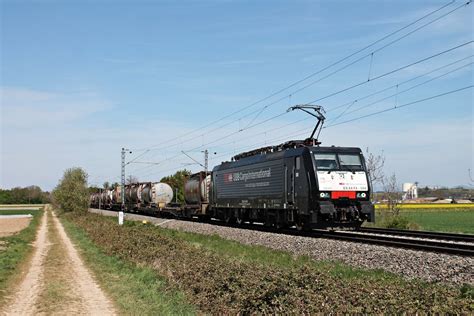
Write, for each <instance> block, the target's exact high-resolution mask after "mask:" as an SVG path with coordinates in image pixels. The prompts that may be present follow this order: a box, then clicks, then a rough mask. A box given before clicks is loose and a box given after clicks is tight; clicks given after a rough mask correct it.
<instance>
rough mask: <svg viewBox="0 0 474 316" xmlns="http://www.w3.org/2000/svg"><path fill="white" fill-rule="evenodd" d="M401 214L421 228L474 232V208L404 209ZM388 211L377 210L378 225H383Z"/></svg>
mask: <svg viewBox="0 0 474 316" xmlns="http://www.w3.org/2000/svg"><path fill="white" fill-rule="evenodd" d="M400 216H403V217H405V218H407V219H408V221H409V222H410V223H412V224H416V225H414V226H417V227H416V228H418V229H420V230H429V231H439V232H454V233H465V234H474V208H468V209H466V208H449V209H403V210H402V211H401V212H400ZM387 217H388V211H386V210H383V209H382V210H377V211H376V226H382V225H383V222H384V220H385V219H386V218H387Z"/></svg>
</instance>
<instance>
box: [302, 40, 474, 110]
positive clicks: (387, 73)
mask: <svg viewBox="0 0 474 316" xmlns="http://www.w3.org/2000/svg"><path fill="white" fill-rule="evenodd" d="M473 42H474V41H468V42H465V43H463V44H460V45H457V46H454V47H451V48H449V49H446V50H444V51H441V52H439V53H436V54H434V55H431V56H429V57H426V58H423V59H420V60H417V61H415V62H413V63H411V64H408V65H405V66H402V67H399V68H397V69H394V70H391V71H388V72H386V73H384V74H381V75H379V76H376V77H374V78H373V79H371V80H370V81H365V80H364V81H362V82H359V83H356V84H354V85H352V86H349V87H347V88H344V89H342V90H339V91H336V92H333V93H330V94H328V95H326V96H324V97H321V98H319V99H316V100H312V101H310V102H308V103H315V102H320V101H322V100H325V99H327V98H330V97H333V96H335V95H338V94H341V93H343V92H346V91H349V90H351V89H354V88H356V87H360V86H362V85H364V84H367V83H369V82H372V81H375V80H378V79H380V78H383V77H386V76H389V75H391V74H394V73H396V72H399V71H401V70H404V69H407V68H409V67H412V66H415V65H417V64H420V63H422V62H425V61H427V60H430V59H433V58H436V57H438V56H441V55H444V54H446V53H449V52H452V51H454V50H456V49H459V48H461V47H464V46H466V45H469V44H472V43H473Z"/></svg>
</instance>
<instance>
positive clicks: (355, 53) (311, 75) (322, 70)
mask: <svg viewBox="0 0 474 316" xmlns="http://www.w3.org/2000/svg"><path fill="white" fill-rule="evenodd" d="M454 2H455V1H454V0H452V1H450V2H448V3H446V4H444V5H443V6H441V7H439V8H438V9H435V10H433V11H431V12H429V13H428V14H426V15H424V16H422V17H420V18H418V19H416V20H415V21H413V22H411V23H409V24H407V25H405V26H403V27H401V28H399V29H397V30H395V31H393V32H391V33H389V34H387V35H385V36H383V37H381V38H379V39H378V40H376V41H374V42H372V43H371V44H369V45H367V46H365V47H363V48H361V49H359V50H357V51H355V52H353V53H351V54H349V55H347V56H345V57H343V58H341V59H339V60H337V61H335V62H333V63H331V64H329V65H328V66H326V67H323V68H322V69H320V70H317V71H315V72H313V73H311V74H309V75H307V76H306V77H304V78H302V79H300V80H297V81H295V82H293V83H291V84H290V85H288V86H286V87H284V88H282V89H280V90H277V91H275V92H273V93H271V94H270V95H268V96H266V97H264V98H261V99H259V100H257V101H255V102H253V103H251V104H250V105H247V106H245V107H243V108H242V109H240V110H237V111H234V112H232V113H230V114H228V115H225V116H223V117H221V118H219V119H217V120H214V121H212V122H210V123H208V124H206V125H204V126H202V127H200V128H197V129H195V130H193V131H191V132H188V133H185V134H183V135H181V136H178V137H176V138H174V139H177V138H183V137H185V136H188V135H191V134H194V133H195V132H196V131H199V130H202V129H205V128H207V127H209V126H212V125H213V124H215V123H217V122H219V121H221V120H224V119H226V118H229V117H231V116H233V115H235V114H238V113H240V112H243V111H245V110H246V109H248V108H251V107H253V106H255V105H257V104H259V103H261V102H264V101H266V100H268V99H270V98H272V97H274V96H276V95H278V94H280V93H282V92H284V91H286V90H288V89H290V88H292V87H294V86H296V85H298V84H300V83H302V82H304V81H306V80H308V79H310V78H312V77H314V76H316V75H318V74H320V73H322V72H324V71H326V70H328V69H330V68H332V67H333V66H336V65H338V64H340V63H342V62H344V61H346V60H348V59H350V58H351V57H353V56H355V55H357V54H359V53H361V52H363V51H365V50H366V49H368V48H370V47H372V46H375V45H376V44H378V43H380V42H382V41H384V40H386V39H387V38H390V37H391V36H393V35H395V34H397V33H400V32H401V31H403V30H405V29H407V28H409V27H411V26H413V25H415V24H417V23H418V22H420V21H422V20H424V19H426V18H427V17H430V16H432V15H433V14H436V13H437V12H439V11H441V10H443V9H444V8H446V7H448V6H450V5H451V4H453V3H454ZM470 2H471V0H470V1H468V2H467V3H466V4H465V5H467V4H469V3H470ZM459 8H460V7H458V8H456V9H455V10H457V9H459ZM455 10H453V11H451V12H449V13H448V14H450V13H452V12H454V11H455ZM444 16H446V15H443V16H442V17H444ZM440 18H441V17H439V18H437V19H436V21H437V20H439V19H440ZM425 26H426V25H424V26H423V27H425ZM418 29H420V28H418ZM410 34H411V33H410ZM405 37H406V36H405ZM385 47H387V46H385ZM385 47H384V48H385ZM364 58H365V57H364ZM359 60H361V59H359ZM286 97H287V96H285V97H284V98H286ZM280 101H281V100H280ZM174 139H171V140H168V141H165V142H162V143H160V144H159V145H160V146H161V145H163V144H167V143H170V142H172V141H173V140H174ZM157 145H158V144H157ZM157 145H152V146H151V147H147V148H144V149H150V150H151V149H155V148H154V147H156V146H157Z"/></svg>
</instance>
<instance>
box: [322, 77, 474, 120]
mask: <svg viewBox="0 0 474 316" xmlns="http://www.w3.org/2000/svg"><path fill="white" fill-rule="evenodd" d="M472 88H474V85H469V86H465V87H462V88H458V89H455V90H451V91H447V92H444V93H440V94H437V95H434V96H430V97H427V98H423V99H419V100H416V101H412V102H409V103H405V104H402V105H398V106H397V105H395V106H394V107H390V108H387V109H383V110H380V111H377V112H373V113H370V114H366V115H362V116H359V117H356V118H353V119H350V120H346V121H343V122H339V123H335V124H331V125H327V126H325V127H323V128H330V127H334V126H337V125H342V124H347V123H350V122H354V121H358V120H361V119H364V118H367V117H371V116H374V115H378V114H382V113H386V112H390V111H394V110H397V109H401V108H403V107H407V106H410V105H413V104H417V103H421V102H425V101H429V100H433V99H436V98H440V97H443V96H446V95H449V94H453V93H457V92H461V91H464V90H467V89H472Z"/></svg>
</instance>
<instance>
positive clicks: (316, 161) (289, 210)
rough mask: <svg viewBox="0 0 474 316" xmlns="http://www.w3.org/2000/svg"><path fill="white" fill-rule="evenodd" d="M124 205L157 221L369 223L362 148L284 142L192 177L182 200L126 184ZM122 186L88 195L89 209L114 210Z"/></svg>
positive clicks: (304, 225)
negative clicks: (166, 218)
mask: <svg viewBox="0 0 474 316" xmlns="http://www.w3.org/2000/svg"><path fill="white" fill-rule="evenodd" d="M125 193H126V194H125V197H126V207H127V209H128V210H132V211H143V212H148V213H155V214H156V215H158V216H160V215H161V216H165V215H166V216H169V215H172V216H175V217H186V218H190V217H198V218H201V219H206V220H209V219H217V220H221V221H224V222H226V223H237V224H241V223H261V224H264V225H267V226H273V227H276V228H282V227H290V226H296V227H297V228H298V229H312V228H336V227H346V228H357V227H360V225H361V224H362V223H363V222H364V221H369V222H373V221H374V219H375V218H374V206H373V205H372V203H371V202H370V194H371V188H370V184H369V180H368V172H367V167H366V165H365V160H364V156H363V154H362V151H361V150H360V148H355V147H335V146H331V147H322V146H319V144H315V142H314V141H312V140H311V141H308V140H303V141H298V140H297V141H289V142H286V143H283V144H280V145H277V146H269V147H264V148H260V149H257V150H253V151H250V152H245V153H242V154H239V155H236V156H234V157H233V158H232V160H231V161H228V162H223V163H221V164H220V165H218V166H216V167H215V168H214V169H213V170H212V171H211V172H206V171H201V172H198V173H195V174H193V175H191V176H190V177H189V178H188V179H187V181H186V183H185V186H184V195H185V203H183V204H177V203H172V199H173V189H172V188H171V187H169V186H168V185H166V184H164V183H145V184H144V183H138V184H132V185H127V186H126V187H125ZM119 198H120V188H117V189H115V190H113V191H106V192H103V193H102V194H94V195H92V196H91V205H92V206H93V207H97V206H98V203H99V202H101V203H102V205H104V207H105V208H111V209H117V208H118V207H120V205H119V204H120V203H118V202H119V201H120V199H119Z"/></svg>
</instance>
